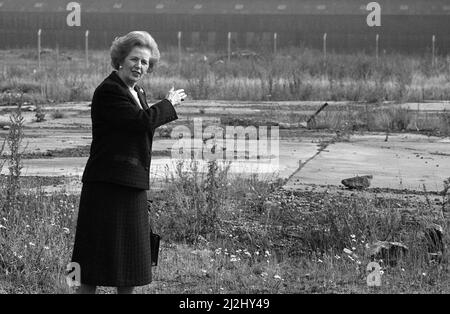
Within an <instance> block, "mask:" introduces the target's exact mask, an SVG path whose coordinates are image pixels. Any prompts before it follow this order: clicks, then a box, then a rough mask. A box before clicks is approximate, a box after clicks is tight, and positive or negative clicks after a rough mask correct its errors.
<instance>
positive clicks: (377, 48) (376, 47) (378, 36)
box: [375, 34, 380, 63]
mask: <svg viewBox="0 0 450 314" xmlns="http://www.w3.org/2000/svg"><path fill="white" fill-rule="evenodd" d="M379 39H380V35H378V34H377V35H376V36H375V58H376V60H377V63H378V50H379Z"/></svg>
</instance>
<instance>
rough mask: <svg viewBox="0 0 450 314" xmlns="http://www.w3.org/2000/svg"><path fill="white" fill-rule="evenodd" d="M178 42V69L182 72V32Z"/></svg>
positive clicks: (178, 35)
mask: <svg viewBox="0 0 450 314" xmlns="http://www.w3.org/2000/svg"><path fill="white" fill-rule="evenodd" d="M177 40H178V69H179V70H181V31H179V32H178V34H177Z"/></svg>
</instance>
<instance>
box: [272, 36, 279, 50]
mask: <svg viewBox="0 0 450 314" xmlns="http://www.w3.org/2000/svg"><path fill="white" fill-rule="evenodd" d="M277 37H278V34H277V33H273V54H274V55H276V54H277Z"/></svg>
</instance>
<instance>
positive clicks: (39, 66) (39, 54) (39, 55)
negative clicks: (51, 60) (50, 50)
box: [37, 29, 42, 70]
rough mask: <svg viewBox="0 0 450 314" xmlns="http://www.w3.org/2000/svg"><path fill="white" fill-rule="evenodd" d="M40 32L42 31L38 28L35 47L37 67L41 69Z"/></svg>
mask: <svg viewBox="0 0 450 314" xmlns="http://www.w3.org/2000/svg"><path fill="white" fill-rule="evenodd" d="M41 33H42V30H41V29H39V30H38V33H37V35H38V47H37V49H38V68H39V70H40V69H41Z"/></svg>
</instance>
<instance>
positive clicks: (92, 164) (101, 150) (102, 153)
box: [82, 71, 178, 190]
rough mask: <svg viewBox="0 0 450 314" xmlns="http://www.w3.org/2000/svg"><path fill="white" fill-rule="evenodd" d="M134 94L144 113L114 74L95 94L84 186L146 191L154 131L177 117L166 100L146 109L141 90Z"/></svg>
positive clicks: (137, 89)
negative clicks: (94, 183) (93, 184)
mask: <svg viewBox="0 0 450 314" xmlns="http://www.w3.org/2000/svg"><path fill="white" fill-rule="evenodd" d="M135 90H136V91H137V93H138V96H139V99H140V102H141V104H142V107H143V109H144V110H142V109H140V107H139V106H138V104H137V103H136V102H135V100H134V98H133V96H132V95H131V93H130V91H129V90H128V87H127V85H126V84H125V83H124V82H123V81H122V79H120V77H119V76H118V75H117V73H116V72H115V71H114V72H112V73H111V74H110V75H109V76H108V77H107V78H106V79H105V80H104V81H103V82H102V83H101V84H100V85H99V86H98V87H97V89H96V90H95V92H94V96H93V98H92V105H91V119H92V144H91V150H90V156H89V159H88V161H87V164H86V167H85V169H84V173H83V177H82V181H83V182H92V181H97V182H98V181H100V182H110V183H116V184H120V185H125V186H128V187H132V188H138V189H145V190H148V189H149V177H150V173H149V171H150V161H151V150H152V142H153V134H154V131H155V129H156V128H157V127H158V126H160V125H163V124H165V123H168V122H170V121H173V120H176V119H178V117H177V114H176V112H175V109H174V108H173V106H172V104H171V102H170V101H169V100H167V99H164V100H162V101H160V102H158V103H156V104H154V105H153V106H151V107H149V106H148V104H147V101H146V96H145V92H144V90H143V89H142V88H140V87H138V86H136V87H135Z"/></svg>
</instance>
